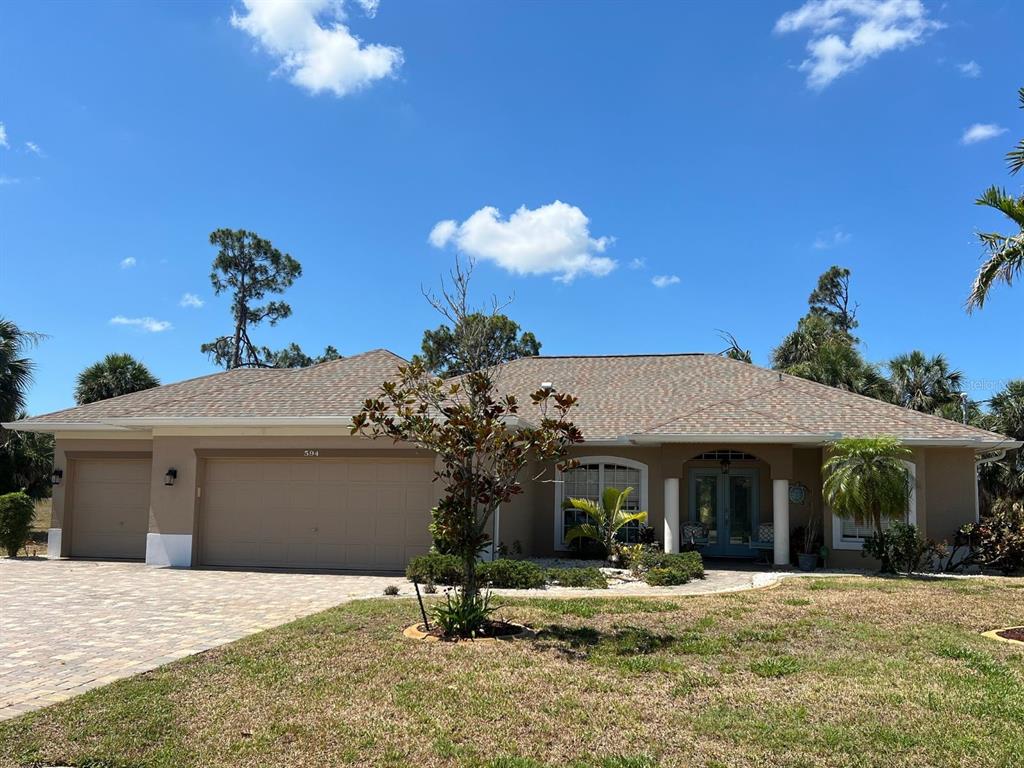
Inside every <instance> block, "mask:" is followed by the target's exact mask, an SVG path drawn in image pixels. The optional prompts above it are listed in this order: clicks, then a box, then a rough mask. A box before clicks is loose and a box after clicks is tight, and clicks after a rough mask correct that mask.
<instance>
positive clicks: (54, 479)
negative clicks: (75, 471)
mask: <svg viewBox="0 0 1024 768" xmlns="http://www.w3.org/2000/svg"><path fill="white" fill-rule="evenodd" d="M63 478H64V470H63V469H55V470H53V474H52V475H50V482H51V483H52V484H53V485H60V481H61V480H62V479H63Z"/></svg>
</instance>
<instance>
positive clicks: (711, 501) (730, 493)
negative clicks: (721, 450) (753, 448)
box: [689, 469, 757, 557]
mask: <svg viewBox="0 0 1024 768" xmlns="http://www.w3.org/2000/svg"><path fill="white" fill-rule="evenodd" d="M689 507H690V522H691V523H699V524H701V525H702V526H703V528H704V530H705V531H706V533H707V535H706V537H705V538H704V540H703V542H701V541H699V540H698V543H699V544H700V543H702V544H703V545H702V546H701V551H702V552H703V553H704V554H706V555H711V556H717V557H750V556H751V555H752V554H753V552H754V550H752V549H751V547H750V542H751V539H752V537H753V534H754V521H755V520H756V519H757V470H756V469H733V470H731V471H730V472H729V473H724V472H721V471H720V470H714V469H695V470H692V471H691V472H690V504H689Z"/></svg>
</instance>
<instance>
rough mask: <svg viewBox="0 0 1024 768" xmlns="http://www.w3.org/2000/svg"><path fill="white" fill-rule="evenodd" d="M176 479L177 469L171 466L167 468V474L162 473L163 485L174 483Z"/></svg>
mask: <svg viewBox="0 0 1024 768" xmlns="http://www.w3.org/2000/svg"><path fill="white" fill-rule="evenodd" d="M177 479H178V470H176V469H174V468H171V469H168V470H167V474H166V475H164V485H174V481H175V480H177Z"/></svg>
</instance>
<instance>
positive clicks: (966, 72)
mask: <svg viewBox="0 0 1024 768" xmlns="http://www.w3.org/2000/svg"><path fill="white" fill-rule="evenodd" d="M957 69H959V70H960V74H961V75H963V76H964V77H969V78H971V79H972V80H973V79H975V78H979V77H981V64H979V63H978V62H976V61H975V60H974V59H971V60H970V61H968V62H967V63H966V64H958V65H957Z"/></svg>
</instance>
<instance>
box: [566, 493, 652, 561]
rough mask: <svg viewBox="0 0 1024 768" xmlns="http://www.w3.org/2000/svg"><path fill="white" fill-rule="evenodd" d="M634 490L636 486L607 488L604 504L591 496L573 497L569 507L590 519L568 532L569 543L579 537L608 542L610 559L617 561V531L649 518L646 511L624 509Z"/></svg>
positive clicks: (607, 553) (568, 503)
mask: <svg viewBox="0 0 1024 768" xmlns="http://www.w3.org/2000/svg"><path fill="white" fill-rule="evenodd" d="M632 492H633V489H632V488H626V489H625V490H622V491H620V490H619V489H618V488H605V489H604V493H603V494H602V495H601V503H600V504H597V503H596V502H593V501H591V500H590V499H569V500H568V501H567V502H566V505H567V507H568V508H571V509H577V510H579V511H580V512H582V513H583V514H585V515H586V516H587V519H588V520H589V521H590V522H588V523H581V524H580V525H577V526H575V527H574V528H571V529H570V530H569V531H568V533H566V534H565V543H566V544H571V543H572V542H574V541H576V539H593V540H594V541H597V542H600V543H601V544H603V545H604V549H605V553H606V557H607V558H608V560H609V561H611V560H614V559H615V555H616V552H615V536H616V534H617V533H618V532H619V531H620V530H621V529H622V528H623V526H626V525H629V524H630V523H636V522H639V523H642V522H646V520H647V513H646V512H627V511H625V510H624V509H623V508H622V505H623V504H624V503H625V501H626V499H627V498H628V497H629V494H631V493H632Z"/></svg>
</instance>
